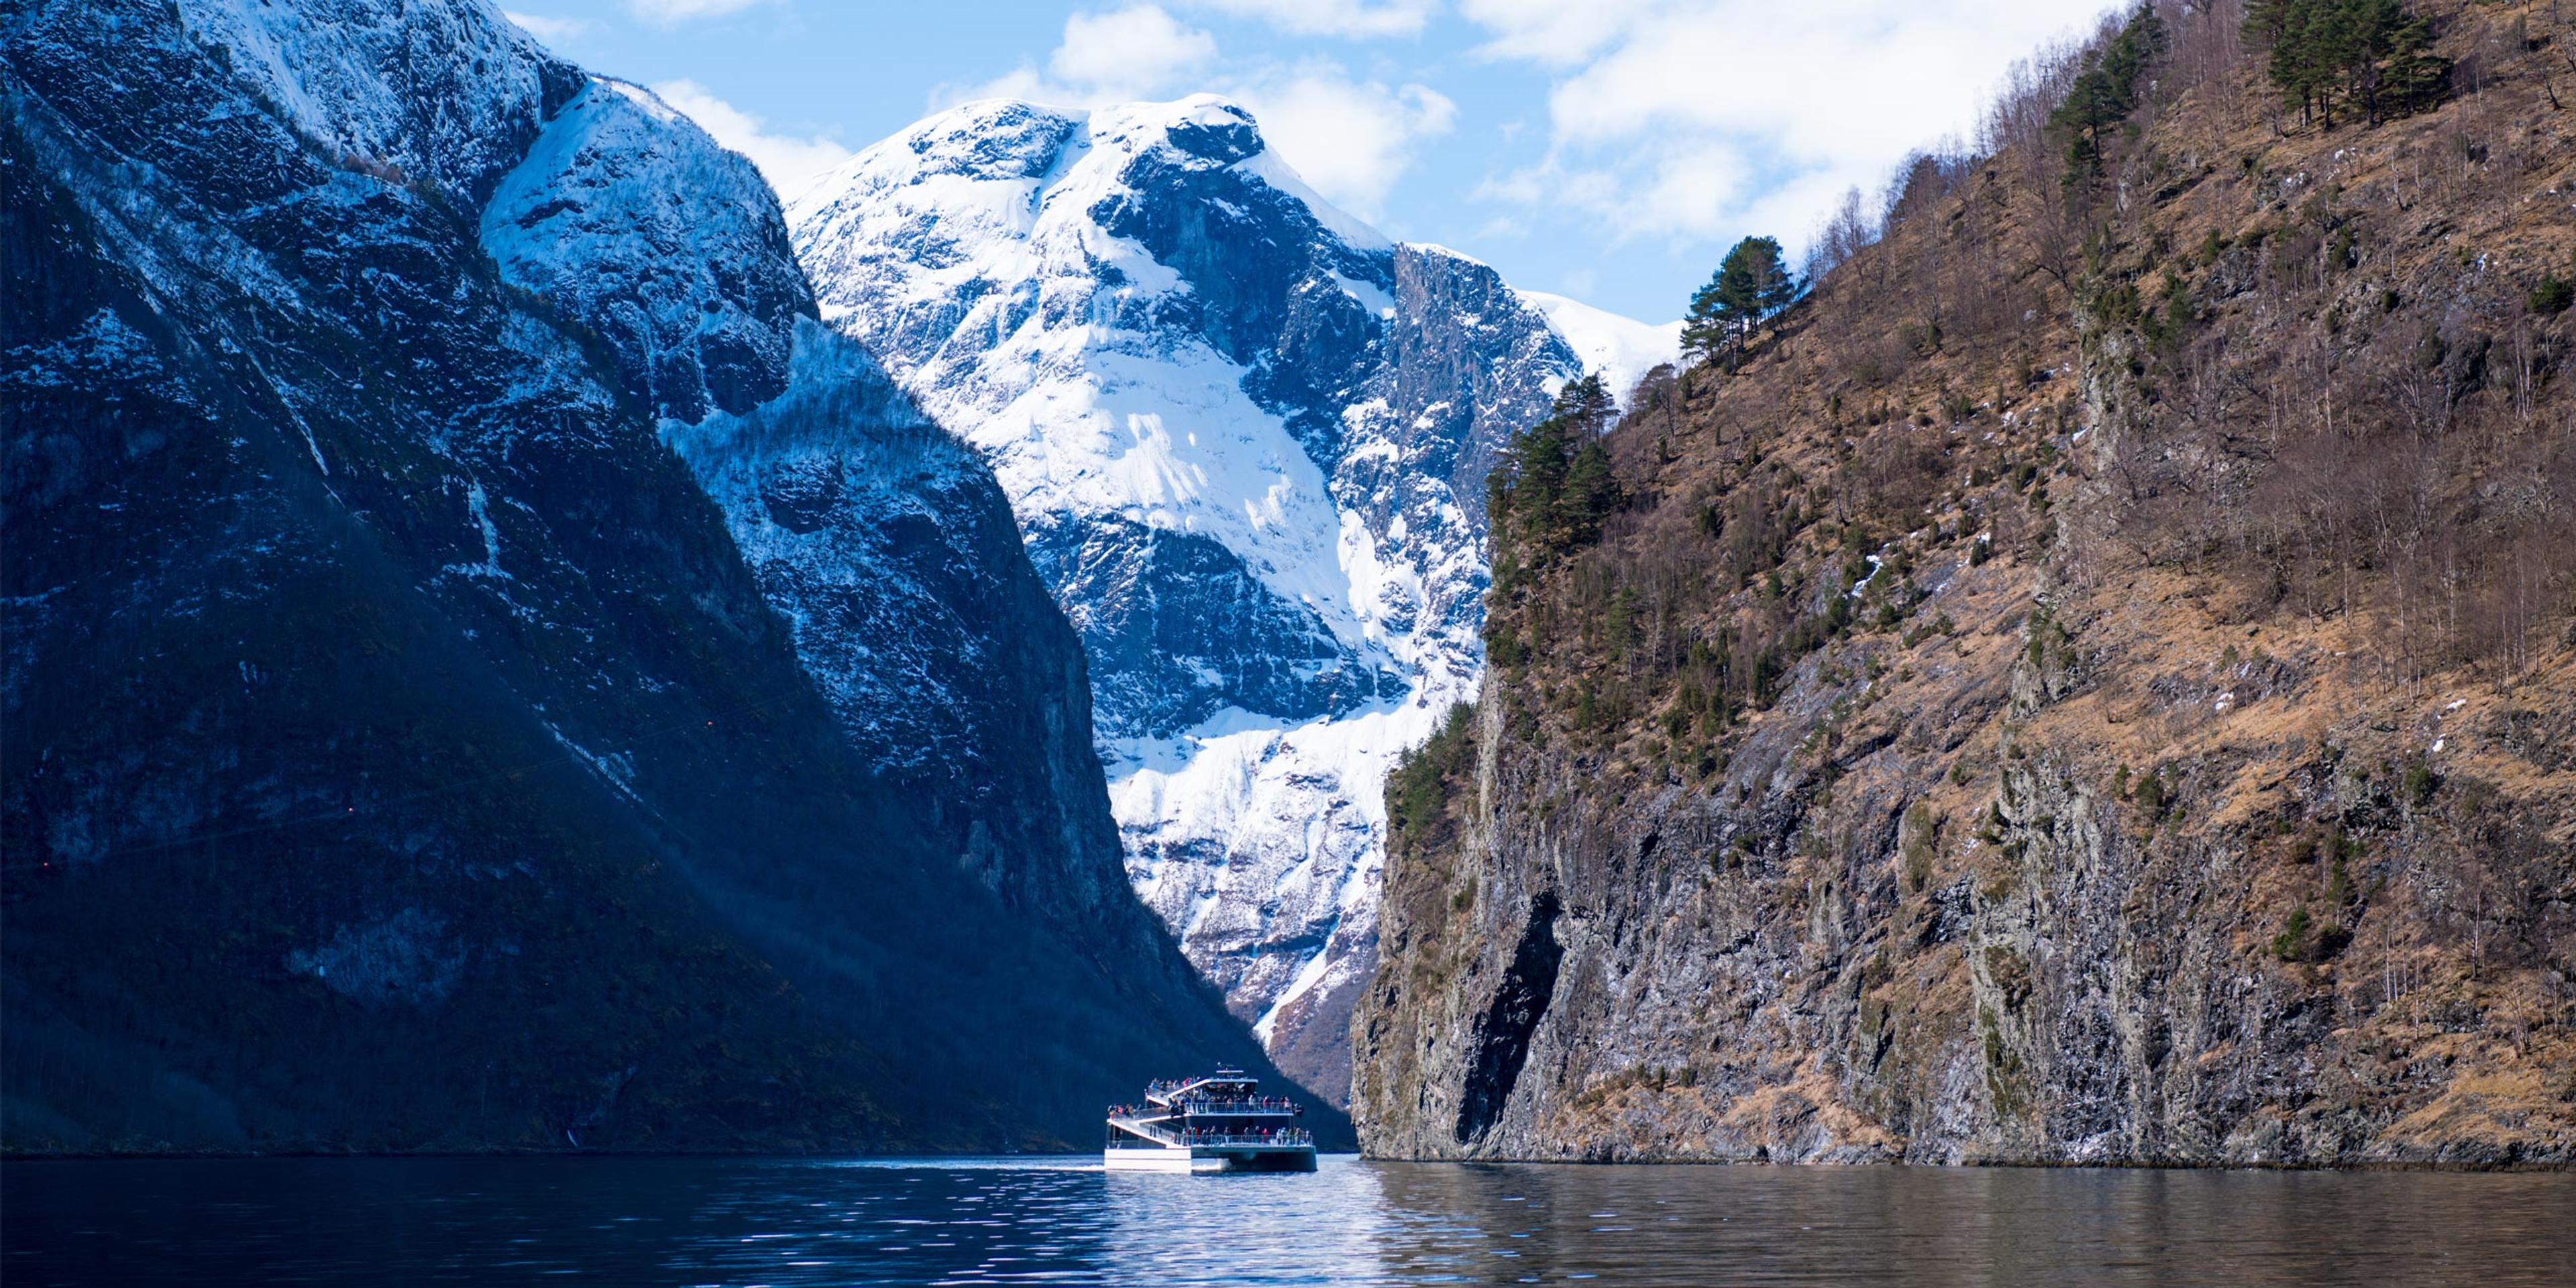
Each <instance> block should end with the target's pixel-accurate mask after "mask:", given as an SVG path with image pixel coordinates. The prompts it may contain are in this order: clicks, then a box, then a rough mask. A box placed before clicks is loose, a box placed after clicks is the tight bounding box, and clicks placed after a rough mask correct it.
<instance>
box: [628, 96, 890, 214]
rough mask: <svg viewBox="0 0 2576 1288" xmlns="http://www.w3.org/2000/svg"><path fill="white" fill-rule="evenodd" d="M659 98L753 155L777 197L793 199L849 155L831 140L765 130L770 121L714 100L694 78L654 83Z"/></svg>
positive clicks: (726, 142)
mask: <svg viewBox="0 0 2576 1288" xmlns="http://www.w3.org/2000/svg"><path fill="white" fill-rule="evenodd" d="M653 92H654V93H655V94H658V95H660V96H661V97H662V101H663V102H665V103H668V104H670V105H671V106H673V107H675V108H678V109H679V110H680V111H681V112H682V113H684V114H686V115H687V116H688V118H689V119H690V120H693V121H696V122H697V123H698V128H700V129H702V130H705V131H706V132H707V133H709V134H711V135H714V136H715V140H716V142H718V143H721V144H723V145H725V146H726V147H728V148H731V149H733V150H734V151H736V152H739V153H741V154H743V155H744V156H746V157H749V158H750V159H751V163H752V164H753V165H756V166H758V167H760V173H761V175H762V176H763V177H765V178H767V179H768V180H769V186H770V187H772V188H775V189H777V190H778V195H779V197H780V198H781V199H786V198H792V197H794V196H795V195H796V194H797V193H799V192H802V191H804V190H805V188H806V186H807V185H808V184H811V183H812V182H814V180H816V179H818V178H820V177H822V174H823V172H824V171H826V170H829V169H831V168H832V167H834V166H836V165H839V164H840V163H842V162H843V161H847V160H849V159H850V150H849V149H848V148H845V147H842V146H841V145H840V144H839V143H837V142H834V141H833V140H831V139H830V138H827V137H824V136H821V135H814V136H810V137H806V138H797V137H795V136H793V135H787V134H772V133H770V132H769V122H767V121H766V120H763V119H762V118H760V117H758V116H754V115H752V114H751V113H749V112H746V111H743V110H742V109H741V108H738V107H735V106H734V105H733V104H731V103H728V102H726V101H724V100H723V99H720V98H717V97H716V96H715V95H714V94H712V93H710V92H708V90H707V87H706V86H704V85H700V84H699V83H697V82H696V81H692V80H673V81H662V82H660V83H658V84H656V85H654V86H653Z"/></svg>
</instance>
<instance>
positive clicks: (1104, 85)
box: [930, 4, 1217, 110]
mask: <svg viewBox="0 0 2576 1288" xmlns="http://www.w3.org/2000/svg"><path fill="white" fill-rule="evenodd" d="M1216 56H1217V54H1216V38H1215V37H1213V36H1210V35H1209V34H1207V33H1206V32H1204V31H1200V30H1198V29H1197V28H1194V27H1186V26H1183V25H1182V24H1181V23H1180V22H1179V20H1177V19H1175V18H1173V17H1172V15H1171V14H1170V13H1168V12H1166V11H1164V9H1163V8H1162V7H1161V6H1159V5H1152V4H1139V5H1130V6H1128V7H1127V8H1124V9H1119V10H1115V11H1112V12H1109V13H1099V14H1088V13H1077V14H1075V15H1073V16H1072V17H1069V18H1067V19H1065V20H1064V39H1063V40H1062V41H1061V42H1060V43H1058V44H1057V45H1056V47H1055V52H1054V53H1053V54H1051V55H1049V56H1048V58H1047V69H1046V71H1045V72H1044V73H1043V74H1041V73H1040V72H1039V71H1038V69H1037V68H1036V67H1035V66H1033V65H1031V64H1028V63H1022V64H1021V65H1020V66H1018V67H1016V68H1013V69H1012V70H1010V71H1008V72H1005V73H1003V74H1002V75H1000V76H998V77H995V78H994V79H992V80H989V81H984V82H981V83H977V84H962V85H961V84H942V85H939V86H937V87H935V88H933V89H932V90H931V92H930V106H931V107H932V109H933V110H936V109H939V108H943V107H953V106H955V105H957V104H959V103H963V102H966V101H968V100H970V99H978V98H1019V99H1027V100H1029V101H1031V102H1035V103H1052V104H1055V105H1057V106H1059V107H1099V106H1102V105H1104V104H1109V103H1124V102H1130V101H1133V100H1136V99H1140V98H1152V97H1155V96H1157V95H1168V94H1173V93H1177V92H1186V91H1188V90H1194V89H1200V88H1204V86H1203V85H1197V84H1192V83H1191V82H1192V79H1193V78H1194V77H1196V76H1198V75H1200V74H1202V73H1203V72H1204V71H1205V69H1206V68H1207V67H1208V66H1209V65H1210V64H1212V63H1214V62H1215V61H1216Z"/></svg>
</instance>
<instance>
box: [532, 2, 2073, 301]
mask: <svg viewBox="0 0 2576 1288" xmlns="http://www.w3.org/2000/svg"><path fill="white" fill-rule="evenodd" d="M510 4H511V14H512V16H513V17H514V18H517V19H518V20H519V21H520V22H521V24H522V25H524V26H526V27H528V28H529V29H530V30H531V31H534V32H536V33H537V34H538V35H539V36H540V37H541V38H543V39H544V40H545V41H546V42H547V43H548V44H549V45H551V46H553V47H554V48H555V49H556V50H557V51H558V52H560V53H562V54H563V55H565V56H566V57H569V58H572V59H574V60H575V61H578V62H580V63H582V64H583V65H585V66H587V67H589V68H591V69H593V70H595V71H600V72H606V73H608V74H611V75H616V76H622V77H625V78H627V79H629V80H635V81H641V82H643V83H645V84H648V85H651V86H653V87H654V88H656V89H657V90H659V91H660V92H661V93H662V95H663V97H665V98H666V99H669V100H671V101H672V102H673V104H674V105H676V106H678V107H680V108H681V109H682V110H684V111H687V112H688V113H689V114H690V115H692V116H694V117H696V118H697V119H698V121H699V123H700V124H702V125H704V126H706V127H707V128H708V130H709V131H710V132H711V133H713V134H715V135H716V137H717V138H719V139H721V140H723V141H724V142H725V143H726V144H727V145H729V146H731V147H734V148H736V149H738V150H740V151H742V152H744V153H745V154H746V155H748V156H750V157H751V158H752V159H753V160H755V161H757V162H759V163H760V164H761V167H762V169H763V170H764V171H766V172H768V173H769V175H770V178H771V181H772V182H773V183H774V184H776V185H777V186H779V187H780V188H781V189H782V190H786V189H789V188H792V187H795V186H798V185H799V184H801V183H802V182H803V181H804V179H805V177H807V176H810V175H812V174H814V173H818V172H819V171H820V170H821V169H823V168H826V167H828V166H829V165H830V164H831V163H832V162H833V161H835V160H836V159H838V158H839V157H841V156H844V155H846V154H847V153H848V152H849V151H851V150H855V149H858V148H863V147H865V146H867V145H868V144H870V143H874V142H876V141H877V140H879V139H881V138H884V137H886V136H888V135H891V134H893V133H895V132H897V131H899V130H901V129H902V128H903V127H904V126H906V125H908V124H910V123H912V122H913V121H915V120H917V119H919V118H921V117H922V116H924V115H927V114H928V113H930V112H932V111H935V110H937V109H939V108H941V107H945V106H948V105H951V104H954V103H957V102H962V101H964V100H966V99H968V98H974V97H980V96H983V95H987V94H1009V95H1012V96H1016V97H1024V98H1035V99H1039V100H1041V101H1045V102H1051V103H1057V104H1062V105H1066V106H1084V105H1089V104H1094V103H1101V102H1112V101H1121V100H1126V99H1134V98H1174V97H1178V96H1180V95H1182V94H1187V93H1192V92H1196V91H1201V90H1207V91H1214V92H1218V93H1224V94H1228V95H1231V96H1233V97H1235V98H1236V99H1238V100H1239V101H1241V102H1243V103H1244V104H1245V105H1246V106H1248V107H1250V108H1252V110H1253V112H1254V113H1255V115H1256V116H1258V117H1259V118H1260V120H1261V122H1262V125H1263V130H1264V133H1265V134H1266V135H1267V136H1268V138H1269V140H1270V143H1271V146H1272V147H1273V149H1274V150H1276V151H1277V152H1279V153H1280V155H1282V156H1283V157H1285V158H1286V159H1287V160H1288V162H1289V163H1290V164H1291V165H1294V166H1295V167H1296V168H1297V169H1298V170H1299V171H1300V172H1301V173H1303V174H1304V175H1305V176H1306V178H1307V180H1308V181H1309V182H1310V183H1312V184H1313V185H1314V186H1315V187H1316V188H1318V189H1320V190H1321V191H1323V192H1324V193H1325V195H1327V196H1329V197H1331V198H1333V199H1334V200H1335V201H1336V202H1337V203H1338V204H1340V205H1342V206H1343V207H1344V208H1346V209H1348V210H1350V211H1351V212H1352V213H1354V214H1357V215H1359V216H1361V217H1362V218H1365V219H1368V220H1369V221H1371V222H1372V223H1375V224H1376V225H1378V226H1379V227H1380V228H1382V229H1384V230H1385V231H1386V232H1387V234H1388V235H1390V236H1393V237H1396V238H1399V239H1403V240H1407V241H1428V242H1438V243H1440V244H1442V245H1445V246H1449V247H1453V248H1455V249H1458V250H1462V251H1465V252H1467V253H1469V254H1471V255H1474V256H1476V257H1478V258H1480V259H1483V260H1485V261H1487V262H1489V263H1491V264H1494V265H1495V266H1497V267H1498V268H1500V269H1501V270H1502V271H1503V273H1504V275H1505V276H1506V277H1507V278H1509V279H1510V280H1511V281H1512V282H1513V284H1514V285H1518V286H1523V287H1529V288H1533V289H1537V290H1544V291H1555V292H1558V293H1560V294H1565V295H1571V296H1574V297H1576V298H1578V299H1582V300H1585V301H1587V302H1589V303H1593V304H1596V305H1599V306H1601V307H1603V308H1607V309H1611V310H1613V311H1616V312H1620V313H1625V314H1628V315H1630V316H1632V317H1637V318H1641V319H1644V320H1648V321H1662V320H1665V319H1669V318H1672V317H1675V316H1678V315H1679V314H1680V312H1681V310H1682V307H1683V305H1684V302H1685V301H1686V300H1687V299H1688V297H1689V295H1690V292H1691V290H1692V289H1693V288H1694V287H1696V286H1697V285H1698V284H1699V283H1700V282H1701V281H1703V280H1705V279H1706V277H1707V276H1708V273H1709V270H1710V269H1711V268H1712V267H1713V266H1714V265H1715V263H1716V261H1717V259H1718V257H1719V256H1720V255H1722V254H1723V253H1724V251H1725V248H1726V247H1727V246H1728V245H1730V244H1732V243H1733V242H1734V240H1735V239H1736V238H1738V237H1741V236H1744V235H1746V234H1748V233H1767V234H1771V235H1775V236H1778V237H1780V238H1781V240H1782V241H1784V242H1787V243H1789V244H1790V245H1791V246H1792V247H1793V248H1794V247H1797V246H1799V245H1802V244H1803V243H1804V241H1805V240H1806V236H1807V234H1808V232H1809V231H1810V230H1811V229H1812V228H1813V226H1814V224H1815V222H1816V221H1817V220H1818V219H1819V218H1820V217H1821V216H1822V215H1823V214H1824V213H1825V212H1826V210H1827V209H1828V208H1829V207H1831V206H1832V205H1833V204H1834V202H1835V201H1836V200H1838V199H1839V197H1840V195H1841V194H1842V192H1843V191H1844V189H1845V188H1847V187H1849V186H1851V185H1853V184H1859V185H1861V186H1862V187H1864V188H1872V189H1874V188H1875V187H1876V186H1877V184H1878V183H1879V182H1880V181H1881V180H1882V179H1883V177H1884V175H1885V174H1886V173H1887V171H1888V169H1889V168H1890V167H1891V166H1892V165H1893V164H1894V163H1895V162H1896V161H1897V159H1898V158H1900V157H1902V156H1903V155H1904V153H1905V152H1906V151H1907V150H1908V149H1909V148H1912V147H1916V146H1920V145H1924V144H1928V143H1930V142H1932V141H1933V140H1935V139H1936V138H1938V137H1940V136H1941V135H1943V134H1947V133H1953V132H1961V133H1964V132H1967V131H1968V130H1969V129H1970V128H1971V127H1972V125H1973V122H1974V120H1975V116H1976V109H1977V105H1978V103H1979V102H1980V101H1981V100H1982V98H1983V96H1984V95H1985V93H1986V92H1987V90H1988V89H1989V88H1990V87H1991V86H1993V85H1994V84H1995V83H1996V82H1997V81H1998V80H1999V79H2000V78H2001V77H2002V76H2003V74H2004V72H2005V70H2006V69H2007V67H2008V66H2009V65H2010V64H2011V62H2012V61H2013V60H2014V59H2016V58H2020V57H2023V56H2025V55H2027V54H2028V53H2030V52H2031V51H2032V50H2033V49H2035V48H2036V47H2038V46H2039V45H2040V44H2041V43H2043V42H2044V41H2048V40H2051V39H2055V38H2061V37H2064V36H2068V35H2071V34H2073V33H2074V32H2075V31H2076V30H2077V29H2078V28H2079V27H2082V26H2085V25H2088V24H2089V23H2090V22H2091V21H2092V19H2093V18H2094V17H2095V16H2096V15H2097V14H2098V13H2099V12H2100V6H2099V5H2097V4H2096V3H2094V0H1590V2H1589V3H1572V2H1566V0H1554V2H1552V0H1302V2H1294V3H1277V2H1275V0H1160V3H1133V2H1126V0H1111V2H1110V3H1101V4H1087V3H1076V4H1062V3H1038V2H1035V0H970V2H966V3H960V2H958V0H907V2H904V3H884V2H882V0H865V2H853V0H510Z"/></svg>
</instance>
